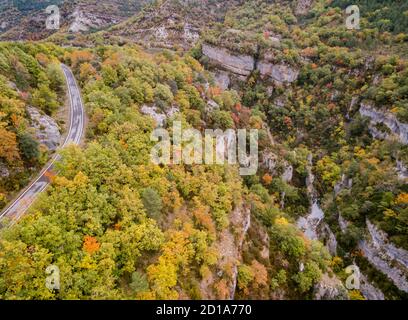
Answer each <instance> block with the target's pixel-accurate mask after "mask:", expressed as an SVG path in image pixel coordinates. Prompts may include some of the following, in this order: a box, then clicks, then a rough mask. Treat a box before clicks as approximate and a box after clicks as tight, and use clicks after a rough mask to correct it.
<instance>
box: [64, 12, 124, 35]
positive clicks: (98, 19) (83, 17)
mask: <svg viewBox="0 0 408 320" xmlns="http://www.w3.org/2000/svg"><path fill="white" fill-rule="evenodd" d="M72 18H73V22H72V23H71V25H70V27H69V32H74V33H75V32H86V31H89V30H90V29H91V28H101V27H106V26H109V25H111V24H115V23H118V22H119V21H118V20H116V19H114V18H112V17H110V16H109V15H106V16H105V15H101V14H100V15H95V14H94V13H93V12H87V11H83V10H81V9H78V8H77V9H75V11H74V13H73V14H72Z"/></svg>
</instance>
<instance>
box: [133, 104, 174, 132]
mask: <svg viewBox="0 0 408 320" xmlns="http://www.w3.org/2000/svg"><path fill="white" fill-rule="evenodd" d="M140 111H141V112H142V113H143V114H144V115H147V116H150V117H151V118H152V119H153V120H154V121H155V122H156V125H157V126H158V127H163V126H164V124H165V122H166V120H167V119H168V118H170V117H172V116H173V115H174V114H176V113H178V112H179V111H180V110H179V109H178V108H177V107H175V106H173V107H171V108H170V109H169V110H166V112H161V111H160V110H159V108H158V107H156V106H155V105H153V106H148V105H146V104H145V105H143V106H142V107H141V108H140Z"/></svg>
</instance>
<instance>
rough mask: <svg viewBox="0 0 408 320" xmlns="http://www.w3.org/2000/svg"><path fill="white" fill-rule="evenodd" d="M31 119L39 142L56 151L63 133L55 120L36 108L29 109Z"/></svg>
mask: <svg viewBox="0 0 408 320" xmlns="http://www.w3.org/2000/svg"><path fill="white" fill-rule="evenodd" d="M27 112H28V114H29V116H30V119H31V126H32V127H33V128H34V130H35V136H36V138H37V139H38V141H39V142H40V143H41V144H43V145H45V146H46V147H47V148H48V149H49V150H51V151H55V150H56V149H57V148H58V146H59V144H60V142H61V133H60V128H59V126H58V124H57V123H56V122H55V120H54V119H53V118H51V117H49V116H47V115H45V114H41V113H40V111H39V110H38V109H36V108H34V107H27Z"/></svg>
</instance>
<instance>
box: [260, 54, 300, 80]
mask: <svg viewBox="0 0 408 320" xmlns="http://www.w3.org/2000/svg"><path fill="white" fill-rule="evenodd" d="M257 69H258V70H259V72H260V73H261V75H262V76H264V77H266V76H268V77H270V78H271V79H272V80H275V81H278V82H282V83H285V82H286V83H291V82H294V81H295V80H296V79H297V78H298V76H299V71H298V70H295V69H293V68H292V67H290V66H288V65H286V64H284V63H281V64H272V63H270V62H267V61H264V60H261V61H260V62H259V63H258V66H257Z"/></svg>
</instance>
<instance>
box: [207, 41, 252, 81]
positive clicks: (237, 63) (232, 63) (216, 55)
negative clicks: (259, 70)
mask: <svg viewBox="0 0 408 320" xmlns="http://www.w3.org/2000/svg"><path fill="white" fill-rule="evenodd" d="M202 50H203V55H205V56H206V57H208V58H209V59H210V61H211V62H212V63H213V64H216V65H218V66H220V67H221V68H222V69H225V70H227V71H230V72H232V73H234V74H236V75H240V76H245V77H246V76H248V75H250V74H251V72H252V71H253V70H254V67H255V59H254V58H253V57H251V56H249V55H237V54H235V53H233V52H231V51H229V50H227V49H225V48H219V47H215V46H211V45H209V44H203V48H202Z"/></svg>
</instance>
